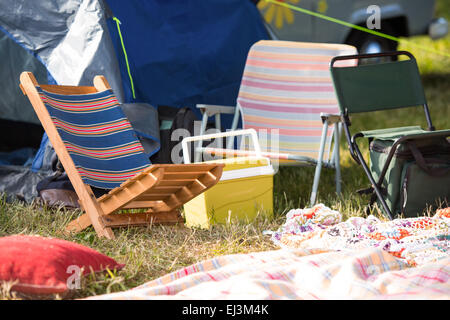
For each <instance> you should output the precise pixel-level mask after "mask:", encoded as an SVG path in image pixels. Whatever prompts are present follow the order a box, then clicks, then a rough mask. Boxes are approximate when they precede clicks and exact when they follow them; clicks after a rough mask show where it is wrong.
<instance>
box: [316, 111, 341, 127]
mask: <svg viewBox="0 0 450 320" xmlns="http://www.w3.org/2000/svg"><path fill="white" fill-rule="evenodd" d="M320 117H321V118H322V122H325V120H327V121H328V124H330V125H331V124H335V123H338V122H340V121H341V116H340V115H339V114H332V113H323V112H321V113H320Z"/></svg>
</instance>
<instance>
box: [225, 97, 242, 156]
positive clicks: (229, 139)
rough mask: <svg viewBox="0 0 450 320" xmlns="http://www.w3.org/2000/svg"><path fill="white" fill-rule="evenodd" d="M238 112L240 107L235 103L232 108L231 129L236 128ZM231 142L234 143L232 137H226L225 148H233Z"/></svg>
mask: <svg viewBox="0 0 450 320" xmlns="http://www.w3.org/2000/svg"><path fill="white" fill-rule="evenodd" d="M240 112H241V108H240V107H239V104H238V105H236V108H235V109H234V116H233V122H232V123H231V131H235V130H237V126H238V123H239V114H240ZM233 144H234V137H230V138H228V139H227V149H233Z"/></svg>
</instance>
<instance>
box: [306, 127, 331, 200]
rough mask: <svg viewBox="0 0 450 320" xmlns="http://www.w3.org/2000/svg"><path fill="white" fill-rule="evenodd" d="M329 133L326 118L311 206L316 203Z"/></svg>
mask: <svg viewBox="0 0 450 320" xmlns="http://www.w3.org/2000/svg"><path fill="white" fill-rule="evenodd" d="M327 133H328V121H327V120H325V121H324V123H323V129H322V137H321V139H320V148H319V157H318V161H317V165H316V172H315V174H314V182H313V187H312V191H311V198H310V204H311V207H312V206H314V204H315V203H316V197H317V190H318V188H319V180H320V172H321V170H322V163H323V153H324V149H325V141H326V139H327Z"/></svg>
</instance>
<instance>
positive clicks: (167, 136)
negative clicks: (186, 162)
mask: <svg viewBox="0 0 450 320" xmlns="http://www.w3.org/2000/svg"><path fill="white" fill-rule="evenodd" d="M158 114H159V119H160V140H161V149H160V150H159V151H158V152H157V153H156V154H155V155H154V156H152V157H151V158H150V161H151V162H152V163H182V162H183V155H182V152H181V151H182V148H181V141H182V140H183V138H185V137H188V136H193V135H194V126H195V121H197V120H198V119H197V116H196V115H195V113H194V112H193V111H192V110H191V109H190V108H188V107H185V108H181V109H178V108H173V107H167V106H160V107H159V108H158ZM178 129H184V130H178ZM193 148H194V146H193V144H192V146H191V162H192V160H193V159H192V158H193V154H194V150H193Z"/></svg>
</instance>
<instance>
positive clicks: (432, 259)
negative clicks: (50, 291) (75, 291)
mask: <svg viewBox="0 0 450 320" xmlns="http://www.w3.org/2000/svg"><path fill="white" fill-rule="evenodd" d="M448 214H449V210H447V211H445V210H442V211H440V212H438V213H437V214H436V215H435V216H434V217H431V218H428V217H424V218H417V219H401V220H402V221H400V220H398V221H394V222H381V221H379V220H378V219H376V218H375V217H369V218H366V219H364V218H350V219H349V220H347V221H346V222H342V221H341V220H342V216H341V215H340V214H339V213H338V212H336V211H333V210H331V209H329V208H327V207H325V206H323V205H319V206H316V207H314V208H311V209H305V210H293V211H291V212H289V213H288V215H287V220H286V223H285V224H284V225H283V226H282V227H281V228H280V229H279V230H278V231H276V232H273V233H272V239H273V240H274V241H275V242H276V243H278V244H279V245H280V246H282V249H279V250H272V251H265V252H254V253H249V254H234V255H225V256H219V257H215V258H213V259H209V260H206V261H202V262H199V263H196V264H194V265H191V266H189V267H186V268H182V269H180V270H178V271H176V272H173V273H170V274H167V275H165V276H163V277H161V278H158V279H156V280H153V281H150V282H148V283H146V284H144V285H142V286H139V287H137V288H135V289H132V290H128V291H124V292H119V293H113V294H107V295H102V296H96V297H91V298H90V299H105V300H110V299H133V300H135V299H165V300H168V299H198V300H203V299H204V300H216V299H217V300H226V299H232V300H247V299H252V300H260V299H449V298H450V284H449V275H450V257H449V256H448V253H447V250H448V225H449V220H448V219H449V215H448ZM403 230H404V231H403ZM410 237H411V238H410ZM408 238H410V239H409V240H411V241H407V240H408ZM333 240H336V242H334V241H333Z"/></svg>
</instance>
